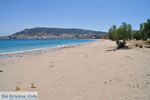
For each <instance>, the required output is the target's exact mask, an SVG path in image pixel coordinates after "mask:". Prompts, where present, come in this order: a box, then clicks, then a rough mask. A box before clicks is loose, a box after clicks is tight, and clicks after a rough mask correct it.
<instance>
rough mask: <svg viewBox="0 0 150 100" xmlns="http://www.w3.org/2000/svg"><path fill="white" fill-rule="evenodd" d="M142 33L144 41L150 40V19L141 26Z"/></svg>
mask: <svg viewBox="0 0 150 100" xmlns="http://www.w3.org/2000/svg"><path fill="white" fill-rule="evenodd" d="M140 32H141V37H142V39H143V40H147V39H149V38H150V19H147V22H145V23H142V24H140Z"/></svg>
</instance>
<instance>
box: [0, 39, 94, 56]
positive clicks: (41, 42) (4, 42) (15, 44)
mask: <svg viewBox="0 0 150 100" xmlns="http://www.w3.org/2000/svg"><path fill="white" fill-rule="evenodd" d="M93 41H95V40H85V39H0V54H5V53H6V54H7V53H13V52H22V51H28V50H37V49H43V48H55V47H61V46H69V45H76V44H81V43H88V42H93Z"/></svg>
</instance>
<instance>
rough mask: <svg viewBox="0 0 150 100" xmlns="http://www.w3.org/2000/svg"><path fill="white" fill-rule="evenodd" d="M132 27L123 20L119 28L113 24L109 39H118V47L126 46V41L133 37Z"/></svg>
mask: <svg viewBox="0 0 150 100" xmlns="http://www.w3.org/2000/svg"><path fill="white" fill-rule="evenodd" d="M131 33H132V27H131V25H130V24H126V22H123V23H122V25H121V26H120V27H119V28H118V29H117V27H116V25H113V26H112V27H111V28H110V29H109V33H108V36H109V39H110V40H113V41H116V44H117V45H118V48H124V47H126V42H127V41H128V40H129V39H131Z"/></svg>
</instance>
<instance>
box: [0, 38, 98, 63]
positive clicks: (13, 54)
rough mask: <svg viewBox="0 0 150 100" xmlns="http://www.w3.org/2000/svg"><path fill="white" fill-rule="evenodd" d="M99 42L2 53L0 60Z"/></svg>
mask: <svg viewBox="0 0 150 100" xmlns="http://www.w3.org/2000/svg"><path fill="white" fill-rule="evenodd" d="M82 40H83V39H82ZM97 41H98V40H93V41H90V42H84V43H76V44H69V45H59V46H53V47H49V48H38V49H32V50H24V51H16V52H8V53H0V60H1V59H5V60H7V59H6V58H12V57H23V56H32V55H34V54H41V53H46V52H51V51H53V50H59V49H63V48H70V47H73V46H78V45H84V44H89V43H93V42H97Z"/></svg>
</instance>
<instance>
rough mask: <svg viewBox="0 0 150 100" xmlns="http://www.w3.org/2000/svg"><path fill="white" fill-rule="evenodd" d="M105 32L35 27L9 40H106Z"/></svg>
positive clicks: (15, 34) (12, 36)
mask: <svg viewBox="0 0 150 100" xmlns="http://www.w3.org/2000/svg"><path fill="white" fill-rule="evenodd" d="M106 37H107V33H106V32H100V31H92V30H85V29H73V28H72V29H69V28H68V29H67V28H43V27H36V28H31V29H24V30H23V31H20V32H17V33H14V34H12V35H10V36H9V38H38V39H40V38H78V39H95V38H106Z"/></svg>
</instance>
